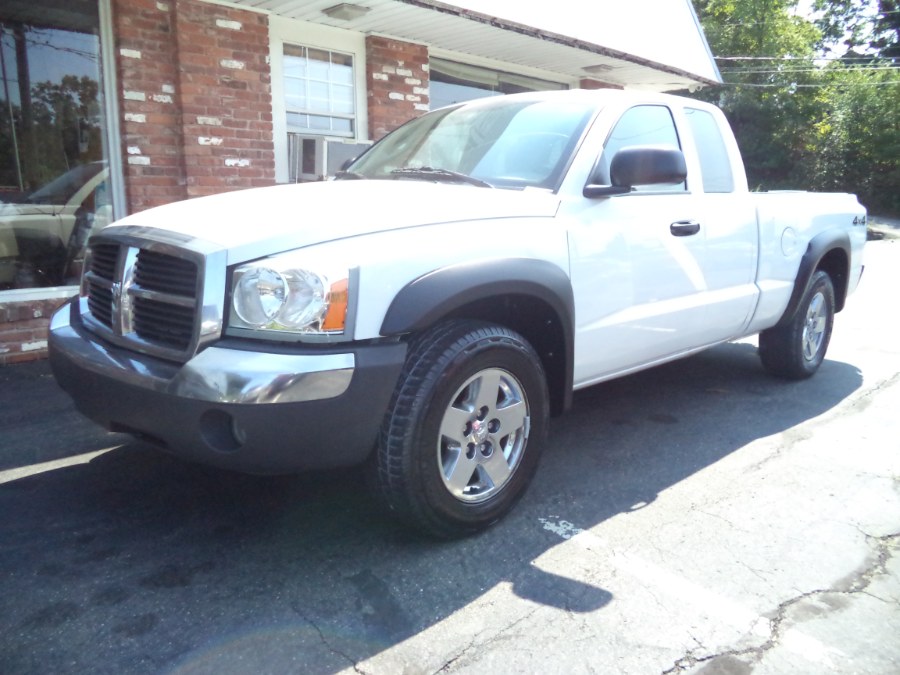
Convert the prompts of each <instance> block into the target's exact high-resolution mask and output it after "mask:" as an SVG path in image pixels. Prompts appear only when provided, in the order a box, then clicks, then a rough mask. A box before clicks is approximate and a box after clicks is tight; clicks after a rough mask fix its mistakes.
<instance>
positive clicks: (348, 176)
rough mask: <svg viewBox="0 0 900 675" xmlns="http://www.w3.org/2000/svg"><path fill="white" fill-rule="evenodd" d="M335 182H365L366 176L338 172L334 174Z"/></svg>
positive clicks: (349, 172) (352, 172)
mask: <svg viewBox="0 0 900 675" xmlns="http://www.w3.org/2000/svg"><path fill="white" fill-rule="evenodd" d="M334 178H335V180H366V176H363V175H362V174H361V173H356V172H355V171H338V172H337V173H336V174H334Z"/></svg>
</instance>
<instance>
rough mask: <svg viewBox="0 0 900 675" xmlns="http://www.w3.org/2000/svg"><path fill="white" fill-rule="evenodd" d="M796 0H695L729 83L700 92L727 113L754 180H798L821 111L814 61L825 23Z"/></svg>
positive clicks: (759, 184)
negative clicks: (806, 14) (810, 17)
mask: <svg viewBox="0 0 900 675" xmlns="http://www.w3.org/2000/svg"><path fill="white" fill-rule="evenodd" d="M796 4H797V3H796V0H741V1H740V2H737V1H736V0H695V6H696V9H697V14H698V16H699V18H700V21H701V23H702V25H703V29H704V32H705V33H706V36H707V40H708V41H709V43H710V47H711V49H712V51H713V54H715V55H716V58H717V60H718V63H719V68H720V70H721V73H722V77H723V79H724V81H725V86H723V87H718V88H714V89H713V90H711V91H709V92H704V93H701V97H702V98H705V99H706V100H711V101H713V102H714V103H717V104H718V105H719V106H720V107H721V108H722V109H723V110H724V112H725V114H726V115H727V116H728V118H729V121H730V122H731V125H732V128H733V129H734V132H735V136H736V137H737V140H738V144H739V145H740V146H741V151H742V154H743V156H744V163H745V165H746V168H747V177H748V179H749V181H750V185H751V187H753V188H758V189H774V188H789V187H798V183H799V182H800V181H801V180H802V176H803V175H804V173H805V167H804V160H805V158H806V155H807V152H808V149H809V147H810V144H811V143H812V140H813V139H812V134H813V129H812V127H811V125H810V123H809V120H810V119H814V118H816V117H817V116H818V115H820V114H821V105H822V103H821V100H820V99H819V97H817V96H816V93H815V92H816V89H815V86H816V75H817V69H816V67H815V65H814V61H813V57H814V56H815V50H814V48H815V45H816V44H817V42H818V41H819V38H820V33H819V31H818V29H817V28H816V27H815V26H814V25H813V24H812V23H810V22H809V21H807V20H805V19H803V18H801V17H798V16H796V15H795V14H794V13H793V11H792V10H793V9H794V8H795V6H796Z"/></svg>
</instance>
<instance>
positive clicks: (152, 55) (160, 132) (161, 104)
mask: <svg viewBox="0 0 900 675" xmlns="http://www.w3.org/2000/svg"><path fill="white" fill-rule="evenodd" d="M175 5H176V3H175V2H174V0H166V1H164V2H160V1H158V0H113V31H114V33H115V36H116V61H117V65H118V80H119V81H118V84H119V92H118V96H119V105H120V110H121V116H122V119H121V120H120V123H121V129H122V144H121V152H122V153H123V155H124V161H123V165H124V167H125V168H124V172H125V192H126V198H127V202H128V211H129V212H130V213H134V212H136V211H142V210H144V209H146V208H149V207H151V206H157V205H159V204H165V203H167V202H171V201H175V200H178V199H184V197H185V196H186V191H185V173H184V156H183V152H182V133H181V112H180V110H179V108H178V105H179V97H178V91H177V90H178V86H177V85H178V79H179V73H178V49H177V43H176V36H175V9H176V7H175Z"/></svg>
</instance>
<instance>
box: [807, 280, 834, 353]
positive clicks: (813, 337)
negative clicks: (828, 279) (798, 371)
mask: <svg viewBox="0 0 900 675" xmlns="http://www.w3.org/2000/svg"><path fill="white" fill-rule="evenodd" d="M827 323H828V309H827V306H826V303H825V295H824V294H823V293H821V292H820V293H816V294H815V295H814V296H813V297H812V299H811V300H810V302H809V307H808V308H807V310H806V322H805V324H804V326H803V358H805V359H806V360H807V361H812V360H814V359H815V358H816V356H817V355H818V353H819V349H821V347H822V342H823V341H824V340H825V330H826V326H827Z"/></svg>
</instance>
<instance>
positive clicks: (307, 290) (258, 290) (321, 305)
mask: <svg viewBox="0 0 900 675" xmlns="http://www.w3.org/2000/svg"><path fill="white" fill-rule="evenodd" d="M348 277H349V274H348V272H347V270H342V271H339V272H337V273H326V272H323V271H319V270H317V271H313V270H310V269H305V268H303V267H300V266H296V265H293V264H291V261H290V260H289V259H288V258H277V257H276V258H268V259H265V260H260V261H257V262H254V263H249V264H247V265H241V266H240V267H238V268H237V269H236V270H235V272H234V283H233V287H232V301H231V307H232V312H231V319H230V322H229V323H230V325H231V326H232V327H234V328H250V329H255V330H273V331H285V332H295V333H312V334H323V333H341V332H343V330H344V326H345V323H346V320H347V303H348V299H349V297H348V290H349V284H348Z"/></svg>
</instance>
